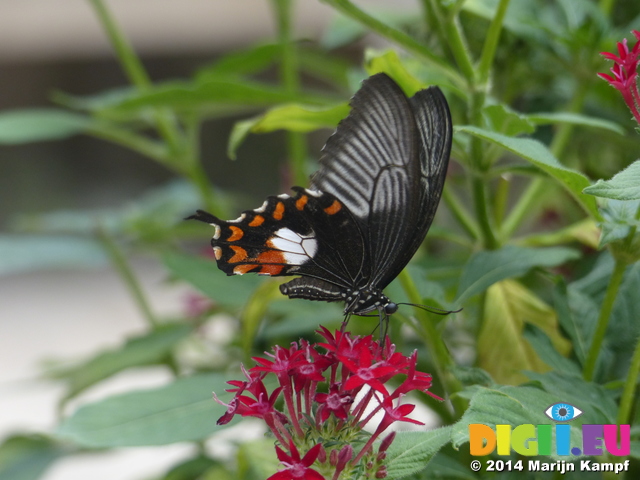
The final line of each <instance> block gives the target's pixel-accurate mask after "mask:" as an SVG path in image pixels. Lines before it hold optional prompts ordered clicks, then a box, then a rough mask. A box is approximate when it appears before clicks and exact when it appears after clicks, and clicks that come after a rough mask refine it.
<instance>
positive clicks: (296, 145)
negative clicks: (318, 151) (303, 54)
mask: <svg viewBox="0 0 640 480" xmlns="http://www.w3.org/2000/svg"><path fill="white" fill-rule="evenodd" d="M292 3H293V2H292V0H272V4H273V7H274V10H275V13H276V20H277V23H278V42H279V43H280V48H281V49H282V64H281V67H280V77H281V81H282V84H283V86H284V88H285V90H286V91H287V93H289V94H291V95H293V94H295V93H297V92H298V91H299V90H300V74H299V65H298V64H299V62H298V51H297V47H296V44H295V43H294V41H293V38H292V33H291V24H292V22H291V17H292V12H293V8H292ZM286 135H287V150H288V154H289V161H290V162H291V170H292V172H293V181H294V183H295V184H296V185H306V184H307V170H306V160H307V145H306V142H305V136H304V134H302V133H299V132H289V131H288V132H286Z"/></svg>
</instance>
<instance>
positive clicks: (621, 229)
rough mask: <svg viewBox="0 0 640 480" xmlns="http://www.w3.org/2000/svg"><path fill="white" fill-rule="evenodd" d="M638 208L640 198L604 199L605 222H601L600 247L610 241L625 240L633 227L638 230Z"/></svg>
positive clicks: (603, 215)
mask: <svg viewBox="0 0 640 480" xmlns="http://www.w3.org/2000/svg"><path fill="white" fill-rule="evenodd" d="M638 209H640V200H611V199H607V200H604V201H602V208H601V212H602V217H603V222H602V224H601V228H602V235H601V236H600V248H602V247H604V246H605V245H608V244H609V243H613V242H619V241H621V240H623V241H625V240H626V239H627V237H628V236H629V233H630V231H631V229H632V228H634V229H636V231H637V229H638V228H639V227H640V219H639V218H638ZM636 236H637V235H636Z"/></svg>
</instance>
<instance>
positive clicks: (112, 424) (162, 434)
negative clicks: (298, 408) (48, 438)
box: [57, 374, 226, 447]
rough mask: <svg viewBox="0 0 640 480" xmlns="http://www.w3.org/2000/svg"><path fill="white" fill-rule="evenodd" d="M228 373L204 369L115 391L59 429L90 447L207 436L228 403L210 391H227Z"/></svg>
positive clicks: (150, 443) (216, 428)
mask: <svg viewBox="0 0 640 480" xmlns="http://www.w3.org/2000/svg"><path fill="white" fill-rule="evenodd" d="M224 388H225V377H224V375H221V374H200V375H194V376H193V377H188V378H181V379H179V380H176V381H175V382H173V383H171V384H169V385H166V386H163V387H160V388H156V389H152V390H145V391H137V392H130V393H125V394H122V395H115V396H113V397H109V398H107V399H105V400H101V401H98V402H95V403H91V404H88V405H84V406H82V407H80V408H79V409H78V410H77V411H76V412H74V413H73V415H72V416H71V417H69V418H67V419H66V420H64V421H63V422H62V424H61V425H60V427H59V428H58V432H57V433H58V434H59V435H60V436H61V437H63V438H67V439H69V440H72V441H74V442H76V443H78V444H80V445H85V446H88V447H132V446H142V445H166V444H169V443H175V442H186V441H196V440H202V439H203V438H206V437H207V436H209V435H211V434H212V433H213V432H214V431H216V430H219V429H221V428H223V427H221V426H216V420H217V419H218V418H219V417H220V416H222V415H223V414H224V412H225V410H226V407H224V406H222V405H219V404H218V403H216V402H214V401H213V400H212V398H211V391H212V390H213V391H217V392H222V391H223V390H224Z"/></svg>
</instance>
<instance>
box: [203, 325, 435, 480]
mask: <svg viewBox="0 0 640 480" xmlns="http://www.w3.org/2000/svg"><path fill="white" fill-rule="evenodd" d="M318 333H319V334H320V335H321V336H322V337H323V338H324V340H325V341H324V342H322V343H317V344H314V345H311V344H309V343H308V342H306V341H305V340H300V342H294V343H292V344H291V346H290V347H289V348H283V347H280V346H276V347H274V349H273V353H272V354H267V357H268V358H260V357H254V360H255V361H256V363H257V365H256V366H255V367H253V368H251V369H250V370H249V371H248V372H247V371H246V370H244V369H243V371H244V373H245V376H246V377H247V380H246V381H236V380H234V381H230V382H228V383H229V384H230V385H232V386H233V387H234V388H231V389H229V390H227V391H229V392H233V393H235V397H234V398H233V399H232V400H231V401H230V402H229V404H224V405H226V406H227V412H226V413H225V414H224V415H223V416H222V417H221V418H220V419H219V420H218V424H225V423H228V422H229V421H230V420H231V419H232V418H233V417H234V416H235V415H236V414H238V415H241V416H252V417H259V418H262V419H263V420H264V421H265V422H266V424H267V425H268V426H269V429H270V430H271V432H272V433H273V435H274V437H275V438H276V440H277V444H278V445H277V446H276V453H277V455H278V459H280V461H281V462H282V464H283V466H284V468H283V469H282V470H280V471H279V472H277V473H275V474H274V475H272V476H271V477H269V479H268V480H302V479H308V480H324V479H331V480H339V479H346V478H351V476H352V474H354V473H356V472H358V473H360V474H363V475H365V476H367V475H368V477H367V478H385V477H386V475H387V473H386V472H387V471H386V467H385V465H384V463H385V462H384V461H385V458H386V450H387V449H388V448H389V445H390V444H391V442H392V441H393V439H394V438H395V433H393V432H392V433H391V434H389V435H387V436H386V437H385V438H384V439H383V440H382V442H381V443H380V446H379V447H378V449H377V451H376V452H374V448H373V444H374V442H375V441H376V440H377V439H379V438H380V436H381V434H382V433H383V432H384V431H385V430H386V429H387V428H388V427H389V426H390V425H391V424H393V423H394V422H411V423H417V424H420V425H423V423H422V422H419V421H417V420H414V419H412V418H409V417H408V415H409V414H410V413H411V412H412V411H413V409H414V408H415V405H411V404H408V403H404V404H403V403H401V398H402V397H403V396H404V395H406V394H407V393H408V392H410V391H413V390H418V391H421V392H424V393H427V394H428V395H431V396H432V397H434V398H436V399H438V400H441V399H440V398H439V397H437V396H435V395H433V394H432V393H430V392H429V391H428V390H429V388H430V387H431V375H429V374H427V373H423V372H419V371H417V370H416V364H417V361H418V356H417V352H413V354H412V355H411V356H409V357H406V356H404V355H402V354H401V353H399V352H396V351H395V345H393V344H391V342H390V341H389V339H388V338H385V340H384V342H382V343H383V344H382V345H381V344H380V343H379V342H377V341H374V340H373V338H372V336H371V335H369V336H366V337H352V336H351V334H350V333H349V332H340V331H336V332H335V334H332V333H331V332H329V330H327V329H326V328H324V327H320V330H318ZM319 350H323V351H324V353H321V352H320V351H319ZM268 374H273V375H275V376H276V378H277V380H278V384H279V385H278V387H277V388H275V389H274V390H273V391H272V392H271V393H269V392H268V391H267V389H266V387H265V385H264V383H263V379H264V378H265V376H267V375H268ZM397 375H403V376H405V378H404V380H403V381H402V382H401V383H400V385H399V386H398V387H397V388H396V389H395V390H394V391H393V393H389V391H388V390H387V387H386V386H385V383H387V382H388V381H389V380H391V379H392V378H394V377H396V376H397ZM319 390H320V391H319ZM214 398H215V399H216V401H217V402H218V403H222V402H221V401H220V400H218V398H217V397H216V396H215V394H214ZM279 399H282V400H283V402H282V403H283V407H282V411H279V410H278V409H277V408H276V404H277V403H278V400H279ZM379 412H381V413H383V414H384V415H383V418H382V420H381V422H380V423H379V425H378V426H377V428H376V430H375V431H374V433H373V434H372V435H369V434H368V433H366V432H365V431H364V430H363V427H364V426H365V425H366V424H367V423H368V422H369V421H370V420H371V419H372V418H373V417H374V415H376V414H377V413H379ZM355 445H357V446H358V447H357V449H358V451H356V450H355V447H354V446H355ZM301 452H304V453H301Z"/></svg>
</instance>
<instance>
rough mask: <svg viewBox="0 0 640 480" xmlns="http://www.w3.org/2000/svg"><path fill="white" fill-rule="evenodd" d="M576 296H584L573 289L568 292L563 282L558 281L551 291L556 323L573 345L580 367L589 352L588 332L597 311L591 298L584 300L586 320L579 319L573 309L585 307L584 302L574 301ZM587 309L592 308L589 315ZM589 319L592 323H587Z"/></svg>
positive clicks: (589, 336) (578, 315)
mask: <svg viewBox="0 0 640 480" xmlns="http://www.w3.org/2000/svg"><path fill="white" fill-rule="evenodd" d="M578 294H580V295H581V296H584V295H583V294H581V293H580V292H579V291H578V290H577V289H575V288H572V289H571V290H568V289H567V286H566V284H565V283H564V282H563V281H560V282H558V284H557V285H556V288H555V289H554V291H553V305H554V307H555V310H556V312H557V314H558V322H559V323H560V326H561V327H562V329H563V331H564V332H566V334H567V335H568V336H569V339H570V340H571V344H572V345H573V351H574V353H575V355H576V357H577V359H578V361H579V362H580V364H581V365H582V364H584V361H585V359H586V358H587V352H588V351H589V345H590V344H591V335H590V332H591V331H592V330H591V329H590V326H593V327H595V316H594V315H593V312H596V311H597V307H596V305H594V304H593V300H592V299H591V298H588V297H587V298H585V299H584V300H585V301H586V307H585V308H584V310H586V312H585V313H587V316H586V318H585V317H581V316H580V314H579V312H576V311H575V308H576V306H582V305H585V302H582V301H580V300H579V299H578V300H577V301H576V299H575V297H576V295H578ZM570 297H571V300H570ZM585 297H586V296H585ZM589 307H593V311H592V312H591V313H589ZM589 319H591V320H592V322H587V320H589ZM583 320H585V321H583ZM591 323H593V325H591ZM585 324H586V325H585Z"/></svg>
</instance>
